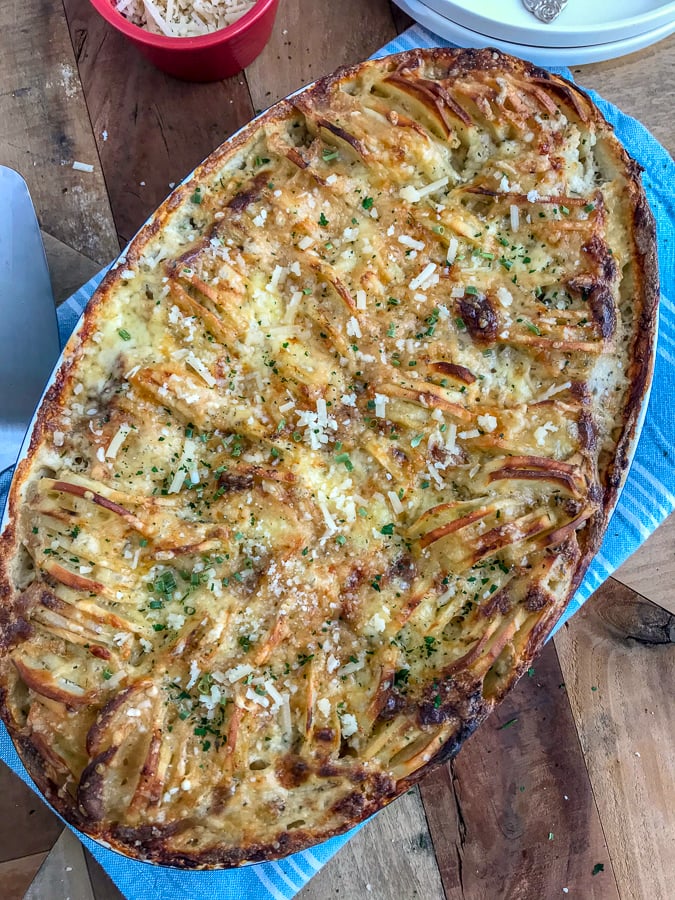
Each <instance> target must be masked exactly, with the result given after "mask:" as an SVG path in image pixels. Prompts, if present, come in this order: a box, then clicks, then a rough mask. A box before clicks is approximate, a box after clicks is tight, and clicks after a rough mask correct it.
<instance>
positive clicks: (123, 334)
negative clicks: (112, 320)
mask: <svg viewBox="0 0 675 900" xmlns="http://www.w3.org/2000/svg"><path fill="white" fill-rule="evenodd" d="M117 333H118V334H119V336H120V337H121V338H122V340H123V341H130V340H131V335H130V334H129V332H128V331H127V330H126V328H118V329H117Z"/></svg>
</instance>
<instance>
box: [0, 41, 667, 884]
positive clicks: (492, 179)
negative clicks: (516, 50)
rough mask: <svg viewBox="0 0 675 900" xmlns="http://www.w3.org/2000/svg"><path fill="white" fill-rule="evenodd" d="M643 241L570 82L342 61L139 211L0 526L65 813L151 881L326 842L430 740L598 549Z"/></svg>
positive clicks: (21, 691)
mask: <svg viewBox="0 0 675 900" xmlns="http://www.w3.org/2000/svg"><path fill="white" fill-rule="evenodd" d="M654 247H655V238H654V226H653V220H652V217H651V214H650V212H649V209H648V206H647V203H646V200H645V197H644V193H643V191H642V187H641V185H640V179H639V169H638V167H637V166H636V165H635V164H634V163H633V162H632V161H631V160H630V159H629V158H628V157H627V155H626V154H625V152H624V151H623V150H622V148H621V147H620V145H619V144H618V142H617V140H616V139H615V137H614V136H613V133H612V131H611V129H610V127H609V126H608V125H607V123H606V122H605V120H604V119H603V118H602V116H601V115H600V114H599V112H598V111H597V109H596V108H595V107H594V106H593V105H592V103H591V102H590V100H589V99H588V98H587V97H586V96H585V95H584V94H583V93H582V92H581V91H580V90H578V89H577V88H576V87H574V86H573V85H571V84H569V83H567V82H566V81H564V80H562V79H561V78H559V77H557V76H554V75H550V74H548V73H547V72H544V71H541V70H539V69H536V68H534V67H532V66H530V65H529V64H526V63H523V62H522V61H520V60H516V59H513V58H511V57H507V56H504V55H502V54H500V53H497V52H493V51H487V50H486V51H470V50H466V51H454V50H432V51H413V52H409V53H405V54H402V55H398V56H393V57H388V58H386V59H383V60H379V61H376V62H368V63H364V64H363V65H359V66H356V67H353V68H350V69H345V70H342V71H341V72H338V73H337V74H336V75H334V76H332V77H329V78H326V79H324V80H322V81H320V82H318V83H317V84H316V85H314V86H312V87H310V88H309V89H307V90H305V91H304V92H302V93H300V94H299V95H297V96H295V97H293V98H292V99H290V100H288V101H284V102H282V103H280V104H278V105H277V106H275V107H274V108H272V109H271V110H270V111H268V112H267V113H265V114H264V115H263V116H262V117H260V118H259V119H257V120H256V121H255V122H253V123H252V124H251V125H250V126H249V127H247V128H246V129H245V130H244V131H243V132H242V133H241V134H240V135H238V136H236V137H235V138H234V139H233V140H231V141H230V142H227V143H226V144H224V145H223V146H222V147H221V148H220V149H219V150H217V151H216V152H215V153H214V154H213V155H212V156H211V157H210V158H209V159H208V160H207V161H206V162H205V163H204V164H203V165H202V166H201V167H200V168H199V169H198V170H197V171H196V172H195V173H194V175H193V176H192V177H191V178H190V179H189V181H188V182H187V183H186V184H184V185H182V186H181V187H179V188H178V189H177V190H176V191H175V192H174V193H173V194H172V195H171V197H170V198H169V199H168V200H167V202H166V203H165V204H164V205H163V206H162V207H161V208H160V210H159V211H158V212H157V214H156V215H155V216H154V218H153V219H152V220H151V222H150V223H149V224H148V225H146V227H145V228H144V229H143V230H142V231H141V232H140V234H139V235H138V236H137V237H136V239H135V240H134V241H133V243H132V245H131V246H130V248H129V249H128V251H127V252H126V256H125V258H124V259H123V260H122V261H120V262H119V264H118V265H117V266H116V268H115V269H114V270H113V271H112V272H111V273H110V274H109V275H108V276H107V278H106V279H105V281H104V283H103V284H102V286H101V287H100V288H99V290H98V291H97V293H96V295H95V297H94V299H93V300H92V302H91V304H90V306H89V309H88V310H87V312H86V314H85V316H84V319H83V322H82V323H81V326H80V328H79V330H78V333H77V334H76V335H75V336H74V337H73V339H72V340H71V341H70V343H69V344H68V346H67V348H66V351H65V354H64V359H63V364H62V366H61V368H60V370H59V372H58V375H57V377H56V381H55V383H54V385H53V386H52V388H51V389H50V390H49V392H48V394H47V396H46V398H45V400H44V402H43V404H42V408H41V411H40V414H39V417H38V421H37V424H36V426H35V428H34V431H33V437H32V441H31V445H30V451H29V453H28V455H27V457H26V458H25V459H24V460H23V461H22V462H21V463H20V465H19V466H18V469H17V473H16V477H15V480H14V485H13V489H12V493H11V500H10V507H9V521H8V525H7V528H6V530H5V532H4V535H3V537H2V544H1V545H0V550H1V552H0V558H1V562H0V591H1V592H2V597H1V599H2V604H1V606H0V698H1V706H2V715H3V718H4V720H5V722H6V724H7V726H8V728H9V730H10V732H11V734H12V737H13V739H14V741H15V743H16V745H17V747H18V749H19V752H20V753H21V756H22V758H23V760H24V762H25V763H26V765H27V767H28V769H29V771H30V772H31V774H32V776H33V777H34V779H35V780H36V782H37V784H38V785H39V787H40V788H41V790H42V791H43V792H44V794H45V795H46V797H47V798H48V799H49V801H50V802H51V803H52V804H53V805H54V806H55V807H56V808H57V809H58V810H59V812H61V813H62V814H63V815H64V816H65V817H66V818H67V819H68V820H69V821H70V822H72V823H73V824H74V825H76V826H77V827H78V828H80V829H82V830H83V831H85V832H87V833H88V834H90V835H92V836H94V837H96V838H98V839H99V840H102V841H105V842H107V843H108V844H109V845H111V846H112V847H114V848H115V849H118V850H120V851H121V852H123V853H126V854H128V855H129V856H133V857H138V858H141V859H145V860H150V861H153V862H157V863H163V864H166V865H173V866H182V867H219V866H236V865H239V864H241V863H244V862H247V861H256V860H263V859H271V858H275V857H279V856H281V855H283V854H286V853H288V852H291V851H294V850H297V849H300V848H303V847H306V846H308V845H310V844H312V843H315V842H317V841H321V840H324V839H326V838H327V837H329V836H331V835H334V834H337V833H340V832H342V831H344V830H346V829H347V828H349V827H351V826H352V825H354V824H355V823H356V822H358V821H361V820H362V819H364V818H365V817H366V816H368V815H370V814H371V813H373V812H375V811H376V810H377V809H379V808H380V807H382V806H383V805H385V804H387V803H388V802H390V801H391V800H393V799H394V798H395V797H396V796H397V795H399V794H400V793H402V792H403V791H404V790H406V789H407V788H408V787H409V786H410V785H411V784H413V783H414V782H415V781H417V780H419V778H420V777H421V775H422V774H423V773H424V772H425V771H428V769H429V768H430V767H431V766H434V765H436V764H438V763H439V762H442V761H444V760H446V759H448V758H449V757H451V756H452V755H454V754H455V753H456V752H457V750H458V748H459V746H460V745H461V743H462V742H463V741H464V739H465V738H466V737H467V736H468V735H469V734H470V733H471V732H472V731H473V729H474V728H475V727H476V726H477V725H478V724H479V723H480V722H481V721H482V720H483V719H484V718H485V716H486V715H487V714H488V713H489V711H490V710H491V709H492V708H493V707H494V706H495V704H496V703H497V702H498V701H499V700H500V699H501V698H502V697H503V696H504V694H505V692H506V691H507V690H508V689H509V688H510V687H511V686H512V685H513V684H514V682H515V681H516V680H517V678H518V677H519V675H520V674H522V672H523V671H524V670H525V669H526V668H527V667H528V666H529V665H530V663H531V660H532V658H533V656H534V655H535V653H536V652H537V650H538V649H539V648H540V647H541V645H542V644H543V642H544V640H545V638H546V637H547V635H548V634H549V633H550V631H551V629H552V627H553V625H554V624H555V622H556V620H557V618H558V617H559V615H560V613H561V611H562V610H563V609H564V607H565V605H566V603H567V602H568V600H569V598H570V597H571V595H572V593H573V591H574V590H575V588H576V586H577V585H578V583H579V581H580V579H581V577H582V575H583V572H584V570H585V568H586V566H587V564H588V562H589V560H590V558H591V557H592V555H593V553H594V552H595V550H596V549H597V547H598V545H599V542H600V539H601V536H602V533H603V530H604V528H605V526H606V523H607V518H608V514H609V512H610V510H611V508H612V505H613V503H614V502H615V500H616V496H617V491H618V489H619V486H620V484H621V481H622V478H623V475H624V473H625V469H626V466H627V454H628V451H629V447H630V444H631V441H632V440H633V438H634V432H635V427H636V421H637V416H638V413H639V410H640V406H641V402H642V400H643V398H644V396H645V393H646V390H647V387H648V383H649V379H650V375H651V365H652V358H653V344H654V331H655V320H656V301H657V296H658V286H657V275H656V257H655V249H654Z"/></svg>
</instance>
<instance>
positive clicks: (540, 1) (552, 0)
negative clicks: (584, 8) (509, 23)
mask: <svg viewBox="0 0 675 900" xmlns="http://www.w3.org/2000/svg"><path fill="white" fill-rule="evenodd" d="M523 6H524V7H525V9H526V10H528V11H529V12H531V13H532V15H533V16H536V17H537V18H538V19H539V20H540V21H541V22H544V23H545V24H546V25H550V23H551V22H552V21H553V20H554V19H557V18H558V16H559V15H560V13H561V12H562V11H563V9H565V7H566V6H567V0H523Z"/></svg>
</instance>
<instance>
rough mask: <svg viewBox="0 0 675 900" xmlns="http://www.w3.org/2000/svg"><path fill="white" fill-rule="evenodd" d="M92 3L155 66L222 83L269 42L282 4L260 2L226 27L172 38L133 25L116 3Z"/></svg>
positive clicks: (99, 0)
mask: <svg viewBox="0 0 675 900" xmlns="http://www.w3.org/2000/svg"><path fill="white" fill-rule="evenodd" d="M89 2H90V3H91V5H92V6H93V7H94V9H95V10H96V11H97V12H98V13H100V15H102V16H103V18H104V19H105V20H106V22H109V23H110V24H111V25H112V26H113V28H115V29H117V31H119V32H120V33H121V34H123V35H124V36H125V37H126V38H128V39H129V40H130V41H131V43H132V44H134V45H135V46H136V47H138V49H139V50H140V51H141V53H142V54H143V55H144V56H146V57H147V58H148V59H149V60H150V62H151V63H153V65H155V66H157V68H158V69H161V70H162V71H163V72H167V73H168V74H169V75H173V76H174V77H175V78H182V79H184V80H185V81H220V80H221V79H223V78H229V76H230V75H236V74H237V72H241V70H242V69H244V68H245V67H246V66H248V65H249V63H252V62H253V60H254V59H255V58H256V56H258V54H259V53H260V52H261V51H262V49H263V47H264V46H265V44H266V43H267V42H268V40H269V39H270V35H271V33H272V26H273V25H274V19H275V17H276V14H277V7H278V5H279V0H258V2H257V3H256V4H255V6H253V7H252V9H250V10H249V11H248V12H247V13H245V14H244V15H243V16H242V17H241V18H240V19H237V21H236V22H234V23H233V24H232V25H228V26H227V28H221V29H220V30H218V31H213V32H212V33H211V34H203V35H200V36H199V37H189V38H172V37H165V36H164V35H163V34H152V33H151V32H149V31H146V30H145V29H144V28H139V27H138V25H133V24H132V23H131V22H130V21H129V20H128V19H125V18H124V16H123V15H122V14H121V13H119V12H117V10H116V9H115V6H114V0H89Z"/></svg>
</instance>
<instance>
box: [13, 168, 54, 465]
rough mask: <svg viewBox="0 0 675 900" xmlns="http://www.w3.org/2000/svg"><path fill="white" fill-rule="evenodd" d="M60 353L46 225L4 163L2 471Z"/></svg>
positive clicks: (22, 184) (16, 450) (15, 450)
mask: <svg viewBox="0 0 675 900" xmlns="http://www.w3.org/2000/svg"><path fill="white" fill-rule="evenodd" d="M58 355H59V335H58V329H57V324H56V310H55V308H54V298H53V296H52V287H51V282H50V280H49V270H48V268H47V260H46V258H45V251H44V246H43V244H42V236H41V234H40V226H39V225H38V221H37V219H36V217H35V210H34V209H33V203H32V201H31V199H30V194H29V193H28V188H27V186H26V182H25V181H24V180H23V178H22V177H21V176H20V175H19V174H18V172H15V171H14V170H13V169H8V168H7V167H6V166H0V472H2V471H3V470H4V469H6V468H8V467H9V466H11V465H13V464H14V463H15V462H16V458H17V455H18V453H19V449H20V447H21V442H22V441H23V437H24V434H25V432H26V428H27V427H28V424H29V423H30V420H31V417H32V415H33V413H34V411H35V407H36V405H37V402H38V400H39V399H40V396H41V394H42V391H43V390H44V386H45V384H46V382H47V379H48V378H49V374H50V372H51V370H52V368H53V367H54V363H55V362H56V360H57V358H58Z"/></svg>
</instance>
